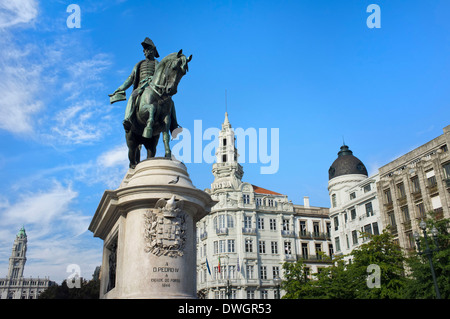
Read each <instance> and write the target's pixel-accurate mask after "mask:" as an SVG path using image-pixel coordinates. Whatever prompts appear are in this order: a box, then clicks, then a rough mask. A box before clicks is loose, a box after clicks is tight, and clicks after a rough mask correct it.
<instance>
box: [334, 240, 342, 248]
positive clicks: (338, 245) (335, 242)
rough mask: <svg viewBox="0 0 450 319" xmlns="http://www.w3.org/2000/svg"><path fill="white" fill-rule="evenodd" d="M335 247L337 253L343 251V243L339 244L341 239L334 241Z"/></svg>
mask: <svg viewBox="0 0 450 319" xmlns="http://www.w3.org/2000/svg"><path fill="white" fill-rule="evenodd" d="M334 246H335V247H336V251H341V243H340V242H339V237H336V238H335V239H334Z"/></svg>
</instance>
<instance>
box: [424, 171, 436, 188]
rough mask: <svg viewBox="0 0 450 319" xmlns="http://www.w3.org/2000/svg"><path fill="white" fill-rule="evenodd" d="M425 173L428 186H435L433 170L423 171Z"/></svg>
mask: <svg viewBox="0 0 450 319" xmlns="http://www.w3.org/2000/svg"><path fill="white" fill-rule="evenodd" d="M425 175H426V176H427V183H428V187H434V186H436V184H437V183H436V176H435V175H434V170H430V171H428V172H425Z"/></svg>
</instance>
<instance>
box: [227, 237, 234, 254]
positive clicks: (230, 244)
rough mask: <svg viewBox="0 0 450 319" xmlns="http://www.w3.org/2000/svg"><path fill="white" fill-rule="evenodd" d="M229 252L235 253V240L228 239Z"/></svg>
mask: <svg viewBox="0 0 450 319" xmlns="http://www.w3.org/2000/svg"><path fill="white" fill-rule="evenodd" d="M228 252H229V253H234V252H235V250H234V239H228Z"/></svg>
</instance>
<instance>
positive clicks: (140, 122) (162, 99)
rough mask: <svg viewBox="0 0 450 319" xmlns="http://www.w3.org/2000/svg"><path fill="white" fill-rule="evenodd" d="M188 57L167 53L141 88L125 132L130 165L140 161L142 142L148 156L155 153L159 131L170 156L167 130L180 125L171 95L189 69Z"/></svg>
mask: <svg viewBox="0 0 450 319" xmlns="http://www.w3.org/2000/svg"><path fill="white" fill-rule="evenodd" d="M191 59H192V55H191V56H189V58H186V56H185V55H184V54H183V53H182V50H180V51H179V52H177V53H171V54H169V55H168V56H166V57H165V58H164V59H162V60H161V62H159V64H158V65H157V67H156V70H155V74H154V75H153V79H152V80H151V81H150V82H149V83H148V85H146V86H144V87H143V88H142V89H143V92H142V94H141V96H140V97H138V98H137V100H136V101H135V103H136V110H135V113H134V115H133V116H132V117H131V119H130V120H131V123H132V126H131V129H130V130H129V131H128V132H127V133H126V141H127V146H128V159H129V160H130V168H135V167H136V165H137V164H138V163H139V162H140V150H141V145H144V146H145V148H146V149H147V158H152V157H154V156H155V154H156V146H157V145H158V141H159V136H160V134H161V133H162V135H163V136H162V137H163V142H164V148H165V157H168V158H171V157H172V152H171V150H170V145H169V141H170V135H169V132H170V134H172V132H173V131H174V130H175V129H176V128H178V127H179V125H178V122H177V118H176V113H175V105H174V103H173V100H172V96H173V95H174V94H176V93H177V88H178V83H179V82H180V80H181V78H182V77H183V76H184V75H185V74H186V72H187V71H188V63H189V62H190V61H191ZM130 98H133V97H130Z"/></svg>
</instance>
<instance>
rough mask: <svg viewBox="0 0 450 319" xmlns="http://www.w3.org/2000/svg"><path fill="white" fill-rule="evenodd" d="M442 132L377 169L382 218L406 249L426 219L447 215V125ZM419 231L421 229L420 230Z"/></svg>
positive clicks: (449, 165)
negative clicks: (430, 213) (421, 222)
mask: <svg viewBox="0 0 450 319" xmlns="http://www.w3.org/2000/svg"><path fill="white" fill-rule="evenodd" d="M443 131H444V134H442V135H440V136H438V137H437V138H435V139H433V140H431V141H429V142H428V143H426V144H424V145H422V146H420V147H418V148H416V149H414V150H412V151H411V152H409V153H407V154H405V155H403V156H401V157H399V158H397V159H395V160H394V161H392V162H390V163H388V164H386V165H384V166H383V167H381V168H380V169H379V176H380V179H379V181H378V182H377V189H378V194H379V196H380V202H381V204H380V209H381V213H382V216H383V221H384V223H385V224H386V225H389V229H390V231H391V232H392V234H393V235H394V237H395V240H396V241H397V242H398V243H399V245H400V247H402V248H405V249H414V248H415V241H414V237H413V234H414V232H416V231H417V232H419V230H420V229H419V227H418V225H419V223H420V221H421V220H422V219H426V218H429V217H430V216H429V215H427V213H428V212H430V211H431V212H434V218H437V219H440V218H450V212H449V210H450V209H449V206H450V195H449V191H450V154H449V152H448V147H449V145H450V125H449V126H447V127H445V128H444V129H443ZM419 233H420V232H419Z"/></svg>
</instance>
